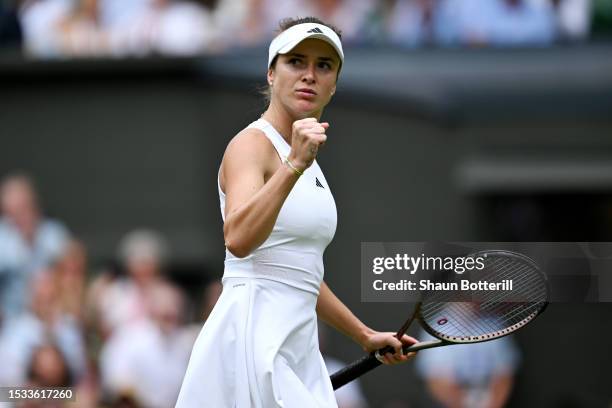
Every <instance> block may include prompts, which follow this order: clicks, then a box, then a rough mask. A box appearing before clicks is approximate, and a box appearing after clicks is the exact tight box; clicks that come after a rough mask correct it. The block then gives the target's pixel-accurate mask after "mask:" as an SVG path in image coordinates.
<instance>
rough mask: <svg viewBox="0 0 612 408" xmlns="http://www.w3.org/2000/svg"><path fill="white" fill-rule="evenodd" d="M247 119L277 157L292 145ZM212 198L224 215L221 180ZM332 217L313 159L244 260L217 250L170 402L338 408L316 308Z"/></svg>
mask: <svg viewBox="0 0 612 408" xmlns="http://www.w3.org/2000/svg"><path fill="white" fill-rule="evenodd" d="M249 127H251V128H257V129H260V130H262V131H263V132H264V133H265V135H266V136H267V137H268V139H270V141H271V142H272V144H273V145H274V147H275V149H276V151H277V152H278V154H279V156H280V157H281V158H284V157H286V156H288V155H289V151H290V149H291V147H290V146H289V144H287V142H286V141H285V140H284V139H283V138H282V136H281V135H280V134H279V133H278V132H277V131H276V130H275V129H274V128H273V127H272V126H271V125H270V124H269V123H268V122H266V121H265V120H263V119H259V120H257V121H255V122H253V123H252V124H251V125H249ZM219 199H220V201H221V214H222V216H223V217H224V214H225V194H224V193H223V192H222V191H221V188H220V187H219ZM224 218H225V217H224ZM336 221H337V214H336V205H335V202H334V199H333V197H332V194H331V192H330V191H329V186H328V185H327V182H326V181H325V177H324V176H323V173H322V172H321V169H320V168H319V165H318V164H317V162H316V161H315V162H314V163H313V164H312V165H311V166H310V167H309V168H308V169H306V171H305V172H304V174H303V175H302V176H301V177H300V178H299V179H298V181H297V183H296V184H295V186H294V187H293V189H292V190H291V192H290V193H289V196H288V197H287V199H286V200H285V203H284V204H283V207H282V208H281V210H280V213H279V215H278V218H277V220H276V224H274V228H273V230H272V233H271V234H270V236H269V237H268V239H267V240H266V241H265V242H264V243H263V244H262V245H261V246H260V247H259V248H257V249H256V250H255V251H253V253H252V254H251V255H249V256H247V257H245V258H237V257H235V256H234V255H232V254H231V253H230V252H229V251H227V250H226V252H225V254H226V255H225V271H224V274H223V292H222V294H221V297H220V298H219V301H218V302H217V304H216V305H215V307H214V309H213V311H212V313H211V314H210V317H209V318H208V320H207V321H206V323H205V324H204V327H203V328H202V331H201V332H200V335H199V336H198V339H197V340H196V343H195V345H194V348H193V352H192V354H191V359H190V361H189V367H188V368H187V373H186V374H185V378H184V380H183V385H182V388H181V392H180V395H179V398H178V402H177V405H176V407H177V408H191V407H198V408H202V407H211V408H251V407H252V408H275V407H285V408H302V407H303V408H319V407H325V408H327V407H337V404H336V400H335V397H334V392H333V389H332V386H331V382H330V381H329V374H328V372H327V369H326V368H325V365H324V363H323V359H322V357H321V353H320V352H319V341H318V336H317V316H316V311H315V307H316V303H317V296H318V294H319V286H320V284H321V282H322V280H323V252H324V250H325V248H326V247H327V245H328V244H329V242H330V241H331V239H332V238H333V235H334V233H335V231H336Z"/></svg>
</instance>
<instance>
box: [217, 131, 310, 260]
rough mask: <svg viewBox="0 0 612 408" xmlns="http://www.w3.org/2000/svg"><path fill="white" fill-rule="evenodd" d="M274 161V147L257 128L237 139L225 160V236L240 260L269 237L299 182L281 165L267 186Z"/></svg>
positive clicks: (294, 175)
mask: <svg viewBox="0 0 612 408" xmlns="http://www.w3.org/2000/svg"><path fill="white" fill-rule="evenodd" d="M271 160H278V156H277V154H276V151H275V150H274V147H273V146H272V145H271V143H270V142H269V141H268V140H266V137H265V136H264V135H263V134H262V133H261V131H259V130H254V129H247V130H245V131H244V132H243V133H241V134H239V135H238V136H237V137H236V138H234V139H233V140H232V141H231V142H230V144H229V145H228V147H227V150H226V151H225V155H224V157H223V163H222V170H221V171H222V180H223V182H222V185H223V187H224V190H225V224H224V225H223V235H224V238H225V246H226V247H227V249H228V250H229V251H230V252H231V253H232V254H234V255H235V256H237V257H239V258H243V257H245V256H247V255H249V254H250V253H251V252H252V251H253V250H254V249H255V248H257V247H259V246H260V245H261V244H262V243H263V242H264V241H265V240H266V239H267V238H268V236H269V235H270V233H271V232H272V228H273V227H274V223H275V222H276V218H277V217H278V213H279V211H280V209H281V207H282V205H283V203H284V202H285V199H286V198H287V196H288V195H289V192H290V191H291V189H292V188H293V186H294V184H295V182H296V181H297V179H298V176H297V175H296V174H295V173H294V172H293V171H292V170H291V169H289V168H288V167H287V166H280V167H278V170H276V172H275V173H274V174H273V175H272V177H270V179H269V180H268V182H267V183H264V181H265V180H264V177H265V174H266V171H267V170H268V169H269V168H270V163H273V162H272V161H271Z"/></svg>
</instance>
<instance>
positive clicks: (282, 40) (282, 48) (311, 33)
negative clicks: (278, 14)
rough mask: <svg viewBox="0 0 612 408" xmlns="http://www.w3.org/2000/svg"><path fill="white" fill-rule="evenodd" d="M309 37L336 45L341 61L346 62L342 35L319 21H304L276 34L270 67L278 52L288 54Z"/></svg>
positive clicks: (269, 53) (269, 56) (271, 46)
mask: <svg viewBox="0 0 612 408" xmlns="http://www.w3.org/2000/svg"><path fill="white" fill-rule="evenodd" d="M307 38H316V39H319V40H323V41H325V42H327V43H328V44H329V45H331V46H332V47H334V50H336V52H337V53H338V56H339V57H340V63H343V62H344V52H342V43H341V42H340V37H338V34H336V33H335V32H334V30H332V29H331V28H329V27H327V26H324V25H323V24H317V23H303V24H298V25H294V26H293V27H290V28H288V29H286V30H285V31H283V32H282V33H280V34H279V35H277V36H276V38H275V39H274V40H272V42H271V43H270V48H269V50H268V68H270V66H271V65H272V61H274V58H275V57H276V56H277V55H278V54H286V53H288V52H289V51H291V50H292V49H294V48H295V46H296V45H298V44H299V43H301V42H302V41H304V40H305V39H307Z"/></svg>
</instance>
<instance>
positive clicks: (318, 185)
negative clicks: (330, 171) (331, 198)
mask: <svg viewBox="0 0 612 408" xmlns="http://www.w3.org/2000/svg"><path fill="white" fill-rule="evenodd" d="M315 180H316V181H317V182H316V185H317V187H321V188H325V187H323V184H321V182H320V181H319V179H318V178H316V177H315Z"/></svg>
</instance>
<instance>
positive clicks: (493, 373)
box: [415, 331, 519, 408]
mask: <svg viewBox="0 0 612 408" xmlns="http://www.w3.org/2000/svg"><path fill="white" fill-rule="evenodd" d="M419 339H421V341H428V340H433V337H432V336H430V335H429V334H427V333H426V332H424V331H423V332H422V333H421V335H420V337H419ZM415 362H416V367H417V371H418V373H419V374H420V375H421V377H423V379H424V380H425V382H426V384H427V387H428V389H429V391H430V393H431V394H432V396H433V398H434V399H435V400H436V401H437V402H438V403H439V404H441V406H443V407H446V408H501V407H503V406H504V405H505V403H506V401H507V399H508V397H509V396H510V392H511V390H512V385H513V382H514V380H513V378H514V373H515V371H516V368H517V366H518V362H519V352H518V350H517V348H516V346H515V345H514V342H513V341H512V338H511V337H507V336H506V337H501V338H499V339H496V340H492V341H487V342H484V343H477V344H460V345H454V346H452V347H440V348H434V349H431V350H427V351H426V352H423V353H420V354H419V358H417V359H416V360H415Z"/></svg>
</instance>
